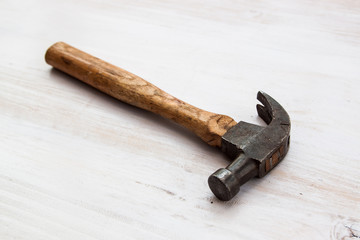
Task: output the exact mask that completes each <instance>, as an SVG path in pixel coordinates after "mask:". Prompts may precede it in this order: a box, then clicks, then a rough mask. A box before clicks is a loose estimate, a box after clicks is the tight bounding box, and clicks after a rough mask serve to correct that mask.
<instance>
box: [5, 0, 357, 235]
mask: <svg viewBox="0 0 360 240" xmlns="http://www.w3.org/2000/svg"><path fill="white" fill-rule="evenodd" d="M359 25H360V6H359V1H350V0H320V1H308V0H294V1H285V0H278V1H248V0H247V1H245V0H244V1H242V0H239V1H227V0H213V1H201V0H191V1H188V0H183V1H172V0H169V1H167V0H148V1H137V0H131V1H125V0H77V1H70V0H61V1H60V0H53V1H46V0H28V1H21V0H2V1H0V46H2V47H1V48H0V56H1V58H0V239H1V240H10V239H11V240H12V239H46V240H49V239H76V240H78V239H94V240H95V239H96V240H100V239H107V240H111V239H175V240H177V239H179V240H180V239H216V240H218V239H236V240H237V239H245V240H249V239H250V240H252V239H254V240H258V239H281V240H283V239H284V240H288V239H292V240H293V239H305V240H307V239H316V240H317V239H321V240H323V239H332V240H335V239H346V240H356V239H358V236H359V234H360V233H359V229H360V226H359V223H360V204H359V202H360V178H359V172H360V161H359V156H360V151H359V146H360V125H359V119H360V111H358V108H359V106H360V95H359V91H360V84H359V76H360V67H359V66H360V57H359V56H360V32H359ZM59 40H61V41H64V42H68V43H71V44H72V45H74V46H79V47H81V50H83V51H85V52H88V53H91V54H92V55H94V56H97V57H99V58H101V59H106V60H107V61H108V62H111V63H113V64H114V65H116V66H121V67H123V68H124V69H127V70H128V71H130V72H133V73H136V74H138V75H139V76H142V77H143V78H144V79H146V80H148V81H149V82H151V83H153V84H154V85H156V86H159V87H160V88H161V89H163V90H165V91H166V92H168V93H170V94H171V95H173V96H178V97H180V98H181V99H182V100H184V101H186V102H189V103H191V104H193V105H194V106H198V107H200V108H202V109H206V110H209V111H211V112H215V113H223V114H225V115H228V116H231V117H233V119H235V120H236V121H240V120H243V121H247V122H253V123H256V124H264V123H263V122H262V121H261V119H259V118H258V117H257V115H256V110H255V105H256V104H257V100H256V98H255V97H256V93H257V91H258V90H263V91H265V92H267V93H269V94H270V95H271V96H273V97H274V98H275V99H276V100H278V101H279V103H281V105H282V106H283V107H284V108H285V109H286V110H287V111H288V113H289V115H290V117H291V120H292V132H291V133H292V135H291V139H292V140H291V146H290V149H289V152H288V154H287V156H286V158H285V159H284V160H283V161H282V162H281V163H280V164H279V165H278V166H277V167H276V169H274V170H273V171H272V172H271V173H269V174H268V175H267V176H266V177H265V178H262V179H254V180H251V181H249V182H248V183H246V184H245V185H243V186H242V187H241V191H240V192H239V194H238V195H237V196H236V197H235V198H234V199H232V200H231V201H229V202H226V203H224V202H220V201H218V200H217V199H216V198H215V197H214V196H213V194H212V193H211V191H210V189H209V188H208V186H207V178H208V176H209V175H210V174H211V173H213V172H214V171H215V170H216V169H218V168H221V167H224V166H226V165H227V164H228V161H227V159H226V158H225V157H224V156H223V155H222V153H221V152H220V151H219V150H218V149H216V148H213V147H210V146H208V145H207V144H205V143H204V142H203V141H201V140H200V139H199V138H198V137H197V136H195V135H194V134H191V133H190V132H189V131H188V130H186V129H184V128H182V127H179V126H178V125H176V124H174V123H172V122H171V121H168V120H166V119H164V118H162V117H160V116H157V115H155V114H152V113H149V112H147V111H144V110H141V109H139V108H136V107H132V106H130V105H128V104H123V103H122V102H120V101H118V100H116V99H114V98H112V97H109V96H107V95H105V94H102V93H101V92H99V91H97V90H96V89H93V88H92V87H89V86H88V85H86V84H84V83H82V82H81V81H77V80H75V79H74V78H72V77H69V76H68V75H66V74H63V73H62V72H60V71H58V70H55V69H52V68H51V67H50V66H49V65H48V64H46V63H45V61H44V52H45V51H46V49H47V48H48V47H49V46H50V45H51V44H53V43H54V42H56V41H59ZM204 86H206V87H204Z"/></svg>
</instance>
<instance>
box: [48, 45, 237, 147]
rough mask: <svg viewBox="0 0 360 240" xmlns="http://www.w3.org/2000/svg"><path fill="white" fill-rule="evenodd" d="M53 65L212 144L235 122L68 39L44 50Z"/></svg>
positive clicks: (219, 140) (218, 143)
mask: <svg viewBox="0 0 360 240" xmlns="http://www.w3.org/2000/svg"><path fill="white" fill-rule="evenodd" d="M45 60H46V62H47V63H48V64H50V65H51V66H53V67H55V68H57V69H59V70H61V71H64V72H66V73H67V74H69V75H71V76H73V77H75V78H77V79H79V80H81V81H83V82H85V83H87V84H89V85H91V86H93V87H95V88H97V89H99V90H100V91H102V92H104V93H107V94H109V95H111V96H113V97H114V98H117V99H119V100H121V101H123V102H126V103H128V104H131V105H134V106H136V107H139V108H142V109H145V110H148V111H151V112H153V113H157V114H159V115H161V116H163V117H165V118H167V119H171V120H173V121H174V122H176V123H178V124H180V125H182V126H184V127H186V128H187V129H189V130H190V131H192V132H194V133H195V134H196V135H198V136H199V137H200V138H201V139H203V140H204V141H205V142H206V143H208V144H209V145H211V146H218V147H220V146H221V137H222V135H224V134H225V132H226V131H227V130H228V129H229V128H230V127H232V126H234V125H235V124H236V122H235V121H234V120H233V119H232V118H230V117H228V116H225V115H220V114H215V113H211V112H208V111H204V110H202V109H199V108H196V107H194V106H192V105H190V104H187V103H185V102H183V101H181V100H179V99H177V98H175V97H173V96H171V95H169V94H168V93H166V92H164V91H162V90H161V89H159V88H158V87H156V86H154V85H152V84H151V83H149V82H147V81H145V80H144V79H142V78H140V77H138V76H136V75H134V74H132V73H130V72H127V71H125V70H123V69H121V68H119V67H116V66H114V65H112V64H110V63H107V62H105V61H103V60H101V59H98V58H96V57H93V56H91V55H89V54H87V53H85V52H82V51H80V50H78V49H76V48H74V47H72V46H70V45H68V44H66V43H63V42H58V43H55V44H54V45H52V46H51V47H50V48H49V49H48V50H47V52H46V54H45Z"/></svg>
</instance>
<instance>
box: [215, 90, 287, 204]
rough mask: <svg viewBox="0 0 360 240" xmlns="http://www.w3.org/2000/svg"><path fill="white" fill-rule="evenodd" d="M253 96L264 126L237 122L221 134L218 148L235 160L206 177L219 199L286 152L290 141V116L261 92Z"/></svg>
mask: <svg viewBox="0 0 360 240" xmlns="http://www.w3.org/2000/svg"><path fill="white" fill-rule="evenodd" d="M257 99H258V100H259V101H260V102H261V103H262V104H263V105H260V104H258V105H257V106H256V108H257V112H258V115H259V116H260V117H261V118H262V119H263V120H264V121H265V122H266V124H268V126H266V127H262V126H258V125H254V124H251V123H247V122H239V123H238V124H236V125H235V126H233V127H232V128H230V129H229V130H228V131H227V132H226V133H225V134H224V135H223V137H222V146H221V148H222V151H223V152H225V153H226V154H227V155H228V156H229V157H230V158H232V159H235V160H234V161H233V162H232V163H231V164H230V165H229V166H228V167H226V168H221V169H219V170H217V171H216V172H215V173H213V174H212V175H211V176H210V177H209V180H208V182H209V186H210V189H211V190H212V192H213V193H214V194H215V196H216V197H218V198H219V199H220V200H224V201H227V200H230V199H231V198H233V197H234V196H235V195H236V193H237V192H239V190H240V186H241V185H242V184H244V183H245V182H246V181H248V180H249V179H250V178H252V177H254V176H258V177H263V176H265V175H266V174H267V173H268V172H270V171H271V170H272V169H273V168H274V167H275V166H276V165H277V164H278V163H279V162H280V161H281V160H282V159H283V158H284V157H285V155H286V153H287V152H288V149H289V143H290V118H289V115H288V114H287V112H286V111H285V110H284V108H283V107H282V106H281V105H280V104H279V103H278V102H277V101H275V100H274V99H273V98H272V97H270V96H269V95H267V94H266V93H264V92H258V94H257Z"/></svg>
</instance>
